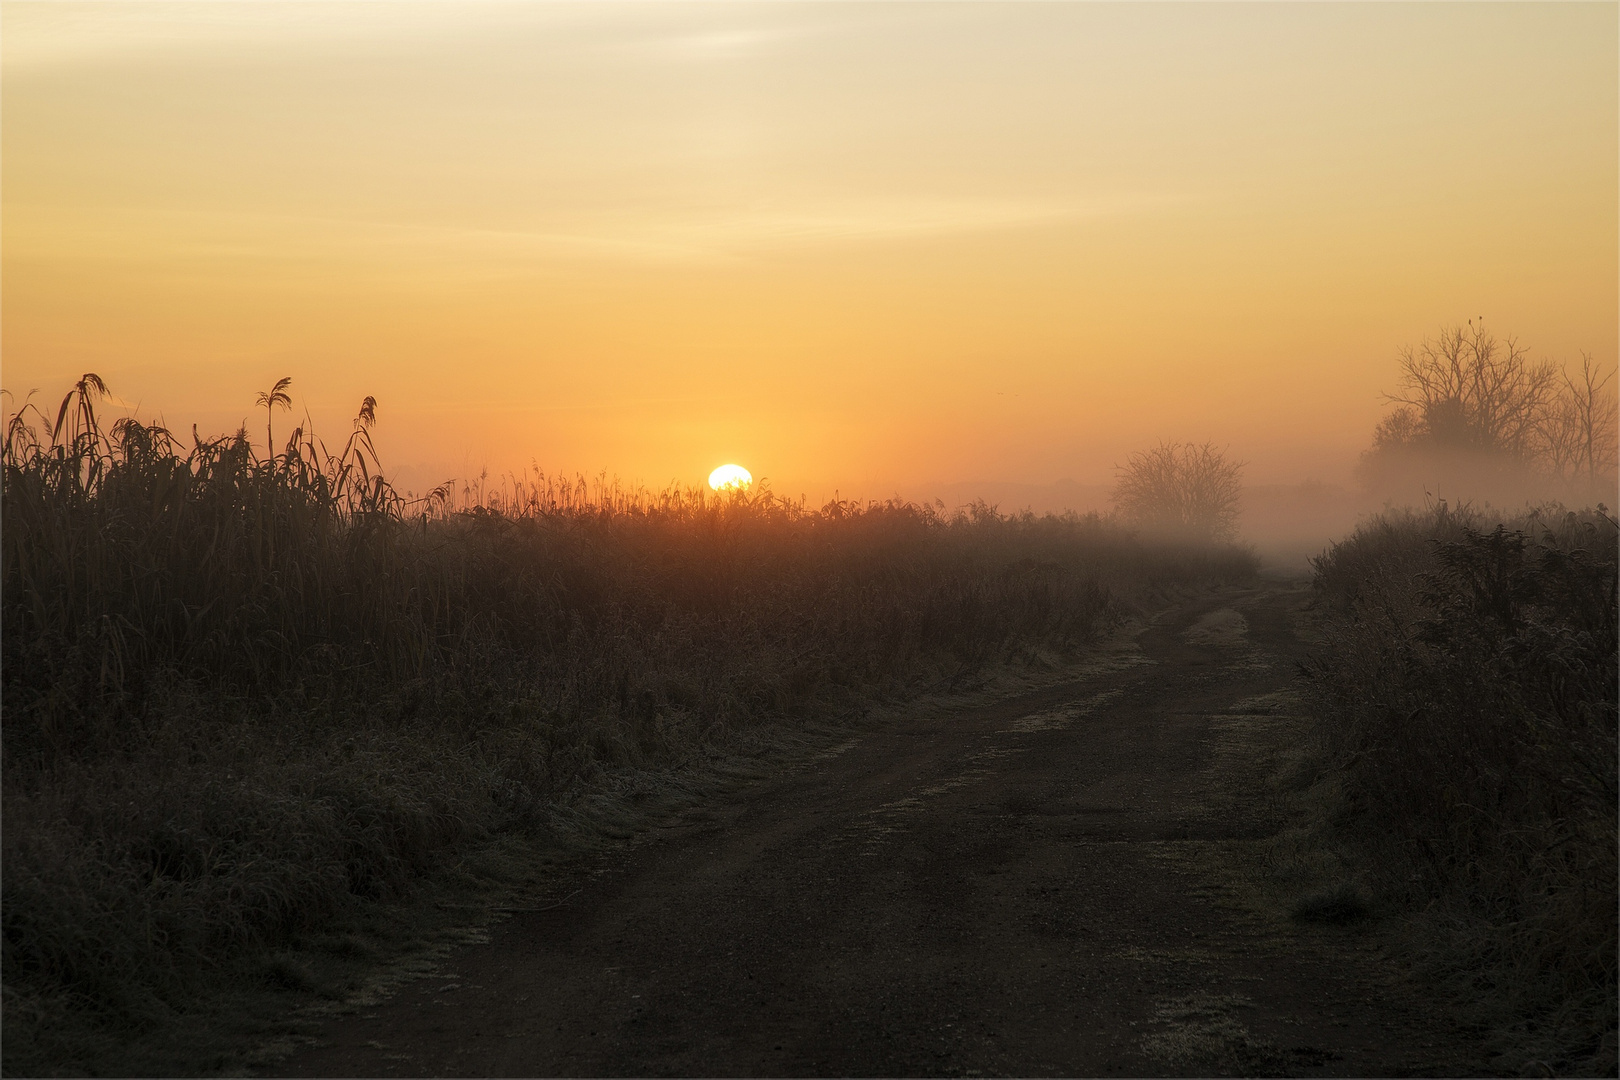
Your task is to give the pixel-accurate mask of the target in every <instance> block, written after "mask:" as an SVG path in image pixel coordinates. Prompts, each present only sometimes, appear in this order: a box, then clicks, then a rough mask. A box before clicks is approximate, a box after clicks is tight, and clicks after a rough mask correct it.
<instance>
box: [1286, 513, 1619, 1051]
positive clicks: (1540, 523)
mask: <svg viewBox="0 0 1620 1080" xmlns="http://www.w3.org/2000/svg"><path fill="white" fill-rule="evenodd" d="M1512 526H1513V527H1511V528H1510V527H1509V526H1508V524H1497V525H1495V527H1494V528H1490V529H1486V528H1483V527H1482V523H1481V519H1480V517H1479V515H1477V514H1473V513H1470V512H1468V511H1463V512H1454V511H1450V510H1448V509H1447V508H1446V507H1445V506H1444V504H1442V505H1441V507H1440V508H1439V509H1438V510H1437V511H1435V512H1433V513H1431V514H1427V515H1413V514H1404V515H1390V516H1385V517H1383V518H1380V519H1377V520H1375V521H1372V522H1370V523H1367V524H1365V525H1363V526H1362V527H1360V528H1359V529H1357V531H1356V533H1355V535H1354V536H1352V537H1351V538H1350V539H1349V540H1347V541H1346V542H1344V543H1342V544H1337V545H1334V546H1333V547H1332V548H1330V549H1329V550H1328V552H1327V553H1326V554H1324V555H1322V556H1321V557H1319V558H1318V559H1317V560H1315V567H1316V589H1317V593H1318V596H1319V598H1320V601H1321V606H1322V608H1323V610H1324V613H1325V616H1326V630H1327V641H1326V643H1325V645H1324V647H1323V648H1321V649H1320V650H1319V651H1317V653H1316V654H1315V656H1314V657H1313V659H1312V660H1311V661H1309V662H1308V663H1307V665H1306V670H1307V674H1308V675H1309V676H1310V680H1311V685H1312V687H1313V689H1314V692H1315V695H1316V699H1317V703H1318V706H1319V712H1320V716H1321V718H1322V727H1321V731H1322V736H1323V739H1324V742H1325V745H1326V747H1327V750H1328V752H1329V754H1330V756H1331V757H1332V759H1333V760H1334V761H1335V762H1336V763H1337V765H1338V768H1339V769H1340V770H1341V775H1342V777H1343V783H1344V793H1345V797H1346V799H1347V802H1348V809H1349V810H1350V812H1351V821H1352V824H1353V827H1354V828H1355V829H1356V830H1357V832H1358V833H1359V835H1360V836H1361V837H1362V838H1363V839H1364V840H1365V841H1367V842H1368V843H1370V844H1372V845H1373V846H1375V847H1377V848H1378V850H1379V851H1380V853H1381V856H1380V857H1382V858H1386V859H1388V860H1389V861H1386V862H1384V863H1383V865H1382V866H1381V867H1380V871H1381V875H1382V877H1383V880H1384V884H1385V886H1386V888H1388V889H1390V890H1391V891H1392V892H1394V893H1396V894H1399V895H1401V896H1403V897H1404V898H1405V899H1406V901H1407V902H1408V903H1410V904H1412V905H1414V906H1418V907H1421V906H1423V905H1425V904H1430V903H1433V902H1438V903H1439V904H1440V907H1439V908H1437V909H1435V910H1436V911H1446V912H1449V913H1450V914H1451V916H1453V917H1455V918H1457V919H1461V920H1463V922H1464V923H1466V925H1468V926H1470V927H1471V928H1472V929H1471V931H1470V933H1471V935H1472V937H1471V945H1470V947H1471V948H1472V949H1473V951H1474V955H1473V957H1472V959H1471V962H1477V963H1478V964H1479V965H1480V969H1481V970H1482V971H1485V972H1487V973H1490V974H1489V976H1488V977H1490V978H1495V979H1501V980H1506V985H1516V986H1520V987H1523V988H1524V991H1525V995H1526V996H1524V997H1522V998H1521V999H1520V1000H1519V1004H1520V1005H1521V1006H1522V1007H1523V1008H1525V1009H1557V1008H1564V1007H1566V1006H1568V1004H1569V1003H1570V1002H1571V1001H1584V1002H1586V1006H1585V1007H1586V1009H1587V1011H1586V1012H1585V1013H1584V1014H1583V1015H1584V1024H1585V1026H1584V1027H1582V1028H1581V1030H1580V1032H1579V1033H1578V1034H1577V1035H1574V1036H1571V1038H1572V1039H1573V1040H1574V1041H1573V1044H1572V1045H1573V1046H1574V1049H1571V1046H1566V1047H1565V1048H1564V1049H1565V1050H1566V1051H1568V1052H1569V1053H1571V1054H1575V1055H1576V1056H1577V1057H1578V1056H1579V1055H1580V1054H1581V1053H1586V1054H1593V1053H1601V1054H1606V1055H1608V1058H1607V1060H1609V1061H1610V1062H1611V1067H1612V1059H1613V1055H1614V1045H1615V1044H1614V1037H1615V1035H1614V1001H1615V992H1616V948H1617V941H1616V918H1617V910H1616V888H1617V883H1620V876H1617V875H1620V871H1617V864H1616V831H1615V826H1616V817H1615V807H1616V804H1617V799H1620V788H1617V781H1616V754H1617V744H1616V726H1617V725H1616V712H1617V703H1620V686H1617V662H1620V658H1617V644H1620V626H1617V621H1616V603H1617V595H1616V576H1617V562H1620V551H1617V542H1616V538H1617V527H1616V521H1615V519H1614V518H1613V517H1610V516H1609V515H1608V514H1607V512H1606V511H1603V510H1602V509H1601V508H1599V510H1598V511H1596V512H1588V513H1584V514H1573V513H1568V514H1563V515H1558V514H1555V513H1542V514H1534V515H1532V516H1530V517H1529V518H1526V519H1524V520H1522V521H1519V522H1515V523H1512ZM1385 845H1392V848H1393V853H1392V852H1391V851H1390V850H1386V847H1385ZM1538 995H1539V996H1538ZM1582 1047H1584V1050H1583V1049H1581V1048H1582ZM1570 1060H1573V1059H1570ZM1600 1060H1601V1058H1600Z"/></svg>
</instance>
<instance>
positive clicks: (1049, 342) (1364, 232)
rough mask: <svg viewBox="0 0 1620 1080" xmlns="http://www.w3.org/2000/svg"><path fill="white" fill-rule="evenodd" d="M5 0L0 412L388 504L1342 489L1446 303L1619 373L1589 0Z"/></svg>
mask: <svg viewBox="0 0 1620 1080" xmlns="http://www.w3.org/2000/svg"><path fill="white" fill-rule="evenodd" d="M0 10H3V18H4V69H3V78H4V85H3V198H4V202H3V228H4V245H3V249H0V254H3V261H4V278H3V281H4V291H3V307H4V310H3V316H4V321H3V348H4V370H3V381H4V385H5V387H6V389H8V390H10V391H12V392H13V393H14V394H16V395H18V397H19V398H20V397H22V396H23V395H25V394H26V393H27V392H28V391H29V390H30V389H34V388H39V389H40V390H41V391H42V393H43V394H45V395H47V396H50V397H52V398H53V399H54V398H55V397H57V396H59V395H60V394H61V393H62V392H63V391H64V390H65V389H66V388H67V385H68V383H69V382H70V381H71V380H72V379H73V378H76V377H77V376H78V375H79V374H80V373H81V372H85V371H96V372H99V373H100V374H101V375H102V376H103V377H104V378H105V379H106V380H107V382H108V384H109V386H110V387H111V388H112V390H113V391H114V392H115V393H116V394H117V395H118V396H119V399H120V401H121V402H122V406H121V407H122V408H125V409H129V410H133V409H139V411H140V414H141V415H142V416H143V417H144V418H147V419H153V418H162V419H164V420H165V421H167V422H168V423H169V424H170V425H171V426H172V427H174V428H176V429H177V430H189V427H190V425H191V424H192V423H196V424H198V425H199V427H200V428H201V430H202V431H203V433H204V434H208V433H211V432H219V431H224V430H234V429H235V428H236V427H237V425H239V424H241V423H242V422H244V421H247V422H248V423H249V427H250V431H252V430H258V428H257V425H256V423H255V422H254V421H253V419H252V416H253V409H252V401H253V396H254V394H255V393H256V392H258V391H260V390H263V389H264V388H266V387H268V386H269V385H270V384H271V383H272V382H274V381H275V379H277V378H278V377H280V376H283V375H291V376H292V377H293V384H292V388H291V389H292V393H293V397H294V401H295V414H297V415H298V416H300V417H301V415H302V413H304V412H305V411H306V410H307V411H308V413H309V414H310V416H311V417H312V418H313V419H314V421H315V423H316V426H317V428H318V429H319V430H321V431H322V432H324V433H326V434H327V435H328V438H331V437H332V436H341V434H342V433H344V432H345V431H346V430H347V427H348V421H349V418H350V417H351V416H352V415H353V414H354V410H355V407H356V406H357V405H358V403H359V401H360V399H361V397H362V396H364V395H366V394H373V395H375V396H376V397H377V399H378V402H379V429H378V445H379V449H380V450H381V452H382V455H383V457H384V460H385V461H387V462H389V463H390V464H391V465H392V466H393V468H394V469H395V470H397V478H398V479H399V480H400V482H401V483H403V484H406V485H417V486H425V485H428V484H432V483H435V482H438V481H440V480H443V479H446V478H447V477H450V476H457V477H465V476H467V475H469V474H470V473H476V472H478V471H479V470H480V469H486V468H487V469H488V470H489V471H490V472H491V473H494V474H499V473H501V472H503V471H505V470H508V469H521V468H524V467H527V466H529V465H530V464H531V463H533V464H537V465H538V466H540V467H541V468H544V469H546V470H547V471H550V472H564V473H570V472H576V471H577V472H583V473H587V474H591V475H595V474H597V473H601V472H604V471H605V472H607V473H610V474H615V475H617V476H619V477H621V478H623V479H625V480H627V481H630V482H643V483H647V484H650V485H654V486H661V485H663V484H665V483H668V482H671V481H676V482H680V483H683V484H692V485H696V484H700V483H703V482H704V479H705V477H707V475H708V473H709V471H710V470H711V469H712V468H714V467H715V466H716V465H719V464H721V463H724V462H737V463H739V464H742V465H744V466H746V467H747V468H748V469H750V470H751V471H752V472H753V473H754V475H755V476H763V477H765V478H767V479H769V480H770V481H771V483H772V486H773V487H774V488H775V489H776V490H777V491H778V492H781V493H785V494H798V493H801V492H802V493H805V494H807V495H809V496H810V497H811V498H812V499H819V498H822V497H825V496H828V495H831V494H832V493H833V492H834V491H835V490H836V491H839V492H841V493H842V494H844V495H845V496H851V495H853V496H857V497H885V496H888V495H892V494H896V493H898V494H904V495H908V496H919V495H929V494H931V493H932V492H934V491H937V490H944V489H947V488H948V489H949V490H950V491H952V492H954V493H957V494H962V495H967V494H970V493H971V492H972V491H973V490H975V485H977V486H978V487H979V488H982V489H984V490H987V491H988V490H993V489H994V486H995V484H996V483H998V482H999V483H1001V484H1003V485H1005V484H1007V483H1009V482H1013V483H1018V484H1023V485H1044V484H1053V483H1054V482H1057V481H1062V480H1070V481H1073V482H1075V483H1076V484H1079V485H1086V484H1101V483H1106V482H1107V481H1108V480H1109V479H1110V477H1111V476H1112V475H1113V470H1114V466H1115V464H1116V463H1119V462H1122V461H1123V460H1124V459H1125V457H1126V455H1127V454H1129V453H1130V452H1132V451H1133V450H1137V449H1139V448H1141V447H1142V446H1144V445H1149V444H1152V443H1155V442H1157V441H1158V440H1160V439H1194V440H1198V441H1203V440H1206V439H1208V440H1213V441H1214V442H1216V443H1217V444H1220V445H1222V446H1226V447H1229V450H1230V453H1231V454H1233V455H1234V456H1235V457H1237V458H1241V459H1243V460H1245V461H1247V462H1249V468H1248V473H1247V477H1248V479H1249V480H1250V481H1251V482H1254V483H1298V482H1300V481H1304V480H1307V479H1316V480H1322V481H1326V482H1329V483H1335V482H1340V483H1348V482H1349V477H1350V471H1351V467H1352V465H1353V463H1354V461H1355V460H1356V456H1357V454H1358V453H1359V452H1360V451H1361V450H1363V449H1364V448H1365V447H1366V446H1367V445H1368V442H1369V439H1370V435H1371V431H1372V428H1373V425H1374V424H1375V422H1376V421H1377V419H1378V417H1379V415H1380V414H1381V412H1382V411H1383V404H1382V402H1381V399H1380V397H1379V392H1380V391H1381V390H1388V389H1391V388H1392V387H1393V383H1394V381H1395V371H1394V365H1393V360H1394V356H1395V353H1396V350H1397V349H1398V348H1399V347H1401V346H1402V345H1405V344H1410V343H1412V342H1415V341H1417V340H1419V339H1420V338H1422V337H1423V336H1424V335H1426V334H1429V333H1432V332H1434V331H1435V330H1436V329H1437V328H1438V327H1440V326H1441V325H1451V324H1460V323H1462V322H1463V320H1465V319H1468V318H1474V317H1478V316H1480V315H1483V316H1484V318H1485V319H1486V322H1487V325H1488V326H1491V327H1493V328H1494V329H1495V330H1497V331H1498V332H1500V333H1504V334H1507V333H1511V334H1514V335H1517V337H1518V338H1519V339H1520V340H1521V341H1524V342H1527V343H1528V344H1529V345H1530V346H1531V348H1532V349H1533V350H1534V352H1535V354H1536V355H1537V356H1545V357H1552V358H1555V359H1559V360H1570V359H1578V356H1579V354H1580V353H1581V352H1583V351H1584V352H1586V353H1589V354H1591V355H1592V356H1593V357H1594V359H1595V360H1597V361H1598V363H1599V364H1600V365H1602V366H1603V367H1604V369H1605V370H1608V369H1612V368H1613V366H1614V364H1615V360H1616V351H1617V325H1620V305H1617V295H1620V269H1617V237H1620V231H1617V219H1616V193H1617V190H1620V137H1617V131H1620V115H1617V104H1616V103H1617V100H1620V75H1617V72H1620V59H1617V40H1620V22H1617V8H1616V6H1615V5H1613V4H1577V5H1559V4H1535V5H1511V4H1488V5H1487V4H1427V5H1416V6H1405V5H1394V4H1377V5H1366V6H1339V5H1329V4H1311V5H1299V6H1278V5H1241V6H1226V5H1214V4H1210V5H1203V4H1200V5H1195V6H1182V5H1170V4H1166V5H1151V6H1150V5H1101V4H1098V5H1079V4H1076V5H1056V4H1050V5H1048V4H1043V5H1005V4H1002V5H963V4H953V5H943V6H934V5H922V4H918V5H910V4H908V5H888V6H866V5H853V4H836V5H834V4H826V5H810V6H790V5H742V6H725V5H646V4H635V5H625V6H607V5H588V6H587V5H563V4H546V5H539V4H533V5H515V6H506V5H493V4H489V5H485V4H479V5H441V6H430V5H395V4H363V5H352V6H349V5H336V4H330V5H329V4H321V5H315V4H294V5H285V6H283V5H271V4H255V5H245V4H228V5H227V4H215V5H158V4H136V5H117V6H114V5H77V4H62V3H51V4H28V3H7V4H5V5H4V7H3V9H0ZM283 430H285V429H283Z"/></svg>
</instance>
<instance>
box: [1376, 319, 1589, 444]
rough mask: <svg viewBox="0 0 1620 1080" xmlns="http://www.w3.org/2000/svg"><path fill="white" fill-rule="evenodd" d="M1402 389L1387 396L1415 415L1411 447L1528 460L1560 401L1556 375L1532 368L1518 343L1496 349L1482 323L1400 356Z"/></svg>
mask: <svg viewBox="0 0 1620 1080" xmlns="http://www.w3.org/2000/svg"><path fill="white" fill-rule="evenodd" d="M1400 366H1401V389H1400V391H1399V392H1398V393H1395V394H1387V395H1385V397H1386V399H1387V400H1388V401H1390V402H1392V403H1396V404H1400V405H1405V406H1407V407H1409V408H1411V409H1412V410H1413V411H1414V414H1415V419H1416V428H1415V430H1414V431H1413V432H1412V434H1411V437H1410V438H1409V439H1408V441H1409V442H1420V441H1421V442H1427V443H1430V444H1432V445H1435V446H1437V447H1444V448H1452V449H1468V450H1476V451H1483V452H1486V453H1497V454H1506V455H1508V456H1511V457H1515V458H1521V459H1525V458H1530V457H1533V456H1535V454H1536V452H1537V451H1538V450H1539V449H1540V447H1539V446H1538V445H1537V440H1538V437H1539V436H1540V434H1541V431H1542V427H1543V422H1544V418H1545V414H1546V411H1547V409H1548V408H1549V406H1551V405H1552V403H1553V402H1554V399H1555V398H1556V396H1557V393H1558V390H1559V385H1558V378H1559V372H1558V368H1557V367H1556V366H1555V365H1554V364H1553V363H1552V362H1551V361H1546V360H1543V361H1539V362H1538V361H1533V360H1531V359H1530V353H1529V350H1528V349H1526V348H1524V347H1523V346H1521V345H1520V344H1519V343H1518V341H1517V340H1515V339H1514V338H1511V337H1510V338H1508V339H1506V340H1505V341H1498V340H1497V339H1496V335H1494V334H1492V333H1491V332H1490V331H1488V330H1486V329H1485V323H1484V320H1483V319H1481V320H1480V321H1479V322H1477V323H1476V322H1473V321H1472V320H1470V321H1469V323H1468V328H1467V329H1463V328H1462V327H1454V328H1452V329H1450V330H1441V331H1440V334H1439V336H1438V337H1435V338H1432V339H1425V340H1424V341H1423V343H1422V344H1420V345H1419V346H1418V347H1417V348H1416V349H1413V348H1411V347H1407V348H1406V349H1403V350H1402V351H1401V354H1400Z"/></svg>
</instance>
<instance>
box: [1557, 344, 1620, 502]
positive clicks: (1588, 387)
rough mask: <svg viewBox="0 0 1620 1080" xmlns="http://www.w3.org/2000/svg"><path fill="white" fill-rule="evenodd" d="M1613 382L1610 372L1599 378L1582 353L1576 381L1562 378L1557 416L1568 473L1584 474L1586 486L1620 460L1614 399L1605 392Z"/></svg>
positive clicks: (1610, 391)
mask: <svg viewBox="0 0 1620 1080" xmlns="http://www.w3.org/2000/svg"><path fill="white" fill-rule="evenodd" d="M1613 378H1614V372H1612V371H1611V372H1609V373H1608V374H1607V375H1604V376H1603V377H1602V378H1599V377H1598V369H1597V368H1596V366H1595V365H1593V363H1592V358H1591V356H1589V355H1587V354H1586V353H1582V354H1581V372H1580V378H1579V379H1573V378H1570V376H1569V375H1568V373H1566V374H1565V375H1564V393H1563V394H1562V395H1560V404H1561V405H1562V406H1563V407H1562V408H1561V409H1560V410H1559V413H1560V415H1561V417H1562V418H1563V425H1562V426H1563V427H1564V428H1565V430H1566V433H1567V434H1566V439H1567V443H1568V447H1569V451H1570V453H1569V464H1570V471H1571V472H1572V473H1573V475H1574V476H1575V477H1576V478H1577V479H1578V478H1580V476H1581V475H1582V473H1583V472H1584V473H1585V476H1586V479H1587V482H1588V483H1593V484H1595V483H1596V482H1597V481H1598V478H1599V477H1605V476H1608V475H1609V474H1611V473H1612V472H1614V470H1615V467H1616V464H1617V457H1620V432H1617V430H1616V427H1617V425H1616V419H1617V407H1616V402H1615V395H1614V391H1613V390H1610V389H1609V388H1608V386H1609V382H1610V380H1612V379H1613Z"/></svg>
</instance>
